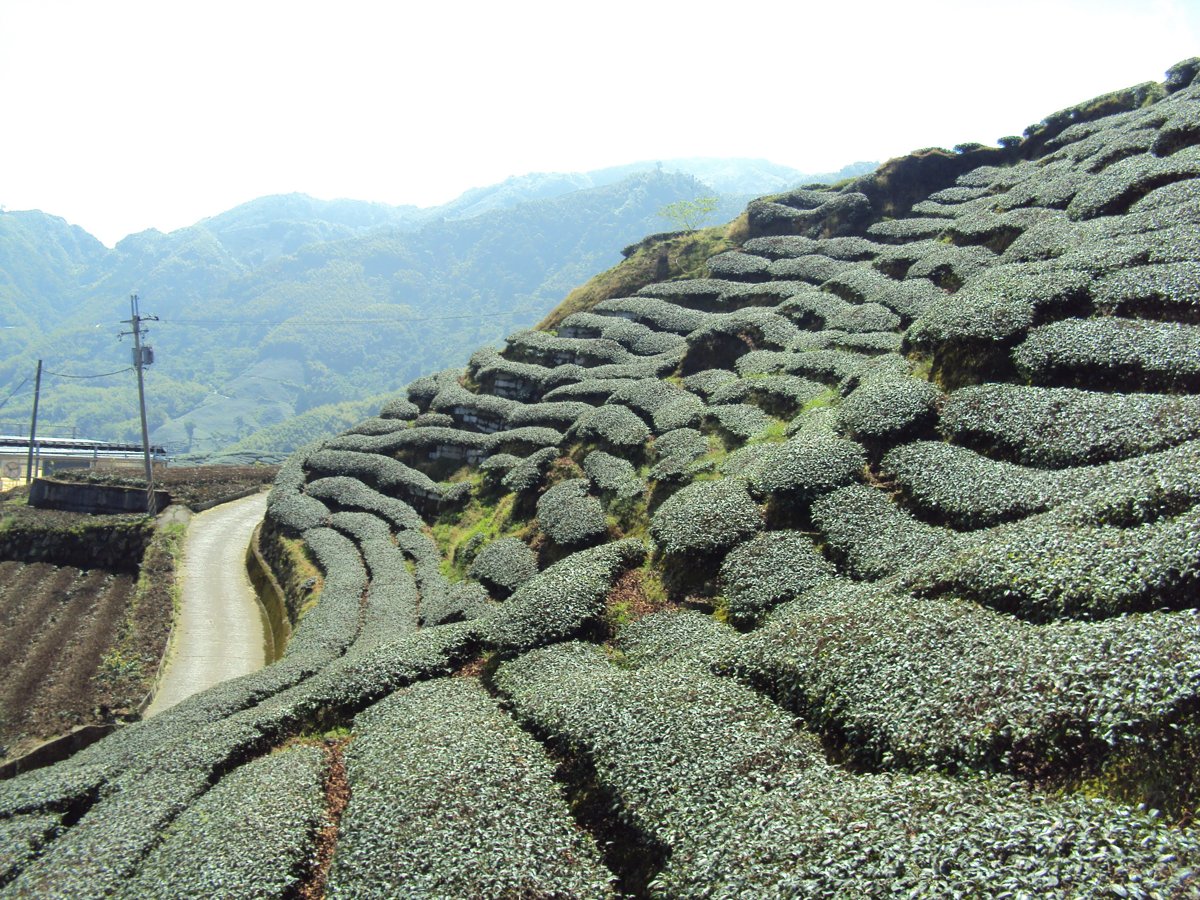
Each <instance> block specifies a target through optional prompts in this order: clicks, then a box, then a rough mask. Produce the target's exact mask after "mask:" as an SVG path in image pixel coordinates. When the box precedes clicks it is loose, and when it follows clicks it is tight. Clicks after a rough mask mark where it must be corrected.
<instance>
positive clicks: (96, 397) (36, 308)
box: [0, 159, 873, 459]
mask: <svg viewBox="0 0 1200 900" xmlns="http://www.w3.org/2000/svg"><path fill="white" fill-rule="evenodd" d="M872 167H873V164H870V163H857V164H854V165H853V166H848V167H846V169H844V170H843V171H841V172H837V173H827V174H818V175H812V174H805V173H801V172H799V171H797V170H794V169H789V168H787V167H784V166H778V165H774V164H772V163H768V162H766V161H763V160H738V159H722V160H714V159H691V160H671V161H663V162H660V163H634V164H630V165H626V166H618V167H613V168H608V169H602V170H597V171H594V172H587V173H566V174H564V173H538V174H530V175H523V176H519V177H514V178H510V179H507V180H506V181H504V182H502V183H500V184H496V185H491V186H488V187H482V188H475V189H472V190H469V191H467V192H465V193H464V194H463V195H461V196H460V197H459V198H457V199H455V200H453V201H451V202H450V203H447V204H444V205H442V206H438V207H431V208H424V209H422V208H418V207H415V206H389V205H386V204H381V203H369V202H363V201H355V200H331V201H326V200H318V199H315V198H313V197H309V196H306V195H303V194H288V195H277V196H269V197H262V198H259V199H256V200H252V201H250V202H248V203H245V204H243V205H241V206H238V207H235V208H234V209H231V210H228V211H226V212H223V213H221V214H219V215H216V216H213V217H211V218H207V219H203V220H201V221H200V222H197V223H196V224H195V225H192V226H189V227H187V228H182V229H179V230H176V231H173V232H170V233H168V234H164V233H162V232H159V231H157V230H153V229H151V230H147V231H143V232H140V233H137V234H132V235H129V236H128V237H126V238H124V239H123V240H121V241H120V242H119V243H118V244H117V245H116V247H114V248H112V249H109V248H106V247H105V246H104V245H103V244H101V243H100V242H99V241H98V240H97V239H95V238H94V237H93V236H91V235H90V234H88V233H87V232H86V231H84V230H83V229H82V228H80V227H78V226H75V225H71V224H69V223H67V222H66V221H65V220H63V219H61V218H58V217H55V216H52V215H48V214H46V213H43V212H40V211H9V212H3V213H0V358H3V362H0V385H3V386H4V387H3V388H0V389H2V390H3V391H4V396H6V397H8V400H6V401H4V403H3V406H0V430H3V431H5V432H17V433H20V432H21V431H23V429H25V428H27V427H28V420H29V415H30V408H31V405H32V387H33V385H32V379H31V377H30V376H31V375H32V373H33V371H34V368H35V363H36V360H38V359H42V360H44V363H45V372H46V374H45V376H44V384H43V389H42V395H41V405H40V415H39V420H40V424H39V433H41V434H43V435H46V436H51V435H67V434H69V435H73V436H80V437H88V438H97V439H109V440H136V439H137V438H138V416H137V406H136V393H135V388H134V382H133V376H132V375H131V374H130V373H129V372H127V371H124V370H123V366H125V365H127V360H128V359H129V357H128V355H127V352H126V351H124V350H122V349H121V347H120V346H119V345H118V344H117V342H116V340H115V338H116V337H117V336H118V334H119V333H120V332H121V331H127V330H128V327H127V326H123V325H122V324H121V322H122V320H125V319H127V318H128V317H129V305H128V299H127V298H128V295H129V294H130V293H132V292H137V293H139V295H140V300H141V310H142V314H143V315H148V316H157V317H158V321H157V322H153V321H152V322H150V323H149V327H150V332H149V335H148V342H149V343H150V344H151V346H153V347H154V349H155V352H156V362H155V364H154V366H153V367H152V368H150V369H149V370H148V371H147V407H148V416H149V420H150V426H151V431H152V434H151V439H152V441H154V442H156V443H162V444H166V445H167V446H168V447H169V449H171V450H172V451H174V452H176V453H182V454H190V455H192V456H193V457H195V458H212V457H214V456H215V455H221V454H225V455H226V456H227V457H228V458H234V457H236V458H238V459H247V458H258V457H260V456H262V455H263V454H267V455H270V454H271V453H274V452H284V451H288V450H290V449H293V448H294V447H296V446H298V445H299V444H301V443H304V442H305V441H307V440H309V439H311V438H312V437H314V436H316V435H318V434H320V433H323V432H329V431H335V430H337V429H338V428H342V427H346V426H347V425H348V424H350V422H351V421H354V420H357V419H358V418H361V416H362V415H363V414H364V413H365V411H366V410H368V409H369V408H370V407H371V405H372V403H373V402H374V398H376V397H377V396H379V395H382V394H385V393H389V392H393V391H395V390H396V389H397V388H398V387H400V386H401V385H403V384H405V383H407V382H408V381H410V380H412V378H413V377H415V376H416V375H417V374H418V373H420V372H423V371H431V370H434V369H439V368H444V367H446V366H449V365H453V364H462V363H463V362H464V361H465V360H466V357H467V355H468V353H469V352H470V351H471V350H472V349H474V348H475V347H478V346H479V345H481V344H487V343H492V342H495V341H497V340H499V339H500V338H501V337H502V336H503V335H505V334H508V333H510V332H511V331H512V330H514V329H515V328H520V327H524V326H528V325H532V324H533V323H535V322H536V321H538V320H539V319H540V318H541V317H542V316H543V315H544V314H545V312H546V311H547V310H549V309H550V308H551V307H553V306H554V304H555V303H556V302H558V301H559V300H560V299H561V298H562V297H563V296H564V295H565V294H566V293H567V291H568V290H569V289H570V288H571V287H573V286H574V285H576V284H580V283H582V282H584V281H586V280H587V279H588V278H590V277H591V276H592V275H594V274H596V273H597V272H599V271H602V270H603V269H605V268H608V267H610V266H612V265H614V264H615V263H617V262H618V261H619V260H620V258H621V257H620V250H621V248H622V247H624V246H625V245H626V244H628V243H630V242H632V241H635V240H637V239H639V238H640V237H641V236H642V235H644V234H646V233H647V232H650V231H662V230H663V229H664V228H665V227H669V226H670V223H669V222H667V221H666V220H665V219H663V218H662V217H660V215H659V211H660V210H661V209H662V208H663V207H664V206H666V205H667V204H670V203H672V202H675V201H678V200H689V199H694V198H696V197H699V196H704V195H716V196H718V197H719V198H720V201H721V202H720V205H719V206H718V208H717V209H716V210H715V212H714V215H713V219H714V220H719V221H725V220H727V219H729V218H732V217H733V216H734V215H736V214H737V212H739V211H740V210H741V209H742V208H743V207H744V205H745V202H746V200H747V199H748V198H750V197H752V196H755V195H759V194H766V193H771V192H777V191H780V190H783V189H786V188H788V187H792V186H795V185H797V184H800V183H803V182H806V181H810V182H811V181H835V180H839V179H842V178H846V177H849V176H853V175H857V174H861V173H862V172H865V171H869V170H870V169H871V168H872ZM126 340H128V339H126ZM114 372H115V374H111V375H110V374H108V373H114ZM381 373H382V375H381ZM93 376H104V377H93ZM364 397H366V398H371V399H368V400H363V399H362V398H364ZM297 417H300V418H297ZM231 450H232V452H233V454H234V457H229V452H230V451H231Z"/></svg>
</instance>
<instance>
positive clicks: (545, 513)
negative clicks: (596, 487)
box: [537, 478, 608, 547]
mask: <svg viewBox="0 0 1200 900" xmlns="http://www.w3.org/2000/svg"><path fill="white" fill-rule="evenodd" d="M589 487H590V483H589V482H588V480H587V479H586V478H569V479H567V480H566V481H560V482H559V483H558V484H556V485H554V487H552V488H550V489H549V490H548V491H546V493H544V494H542V496H541V497H539V498H538V502H537V519H538V524H539V525H540V526H541V529H542V531H543V532H544V533H545V534H546V536H547V537H549V538H550V540H552V541H554V543H556V544H558V545H559V546H560V547H582V546H584V545H587V544H593V543H595V542H596V541H597V540H599V539H600V538H602V537H603V536H604V535H605V534H607V533H608V522H607V521H606V520H605V518H604V507H602V506H601V505H600V501H599V500H597V499H596V498H595V497H592V496H591V495H589V494H588V488H589Z"/></svg>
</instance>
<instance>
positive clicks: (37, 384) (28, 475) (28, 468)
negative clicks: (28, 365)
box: [25, 359, 42, 484]
mask: <svg viewBox="0 0 1200 900" xmlns="http://www.w3.org/2000/svg"><path fill="white" fill-rule="evenodd" d="M41 396H42V361H41V360H40V359H39V360H38V364H37V375H36V376H35V377H34V379H33V418H32V419H31V420H30V422H29V458H28V459H27V460H25V483H26V484H29V482H30V481H32V480H33V442H34V440H36V439H37V412H38V398H40V397H41Z"/></svg>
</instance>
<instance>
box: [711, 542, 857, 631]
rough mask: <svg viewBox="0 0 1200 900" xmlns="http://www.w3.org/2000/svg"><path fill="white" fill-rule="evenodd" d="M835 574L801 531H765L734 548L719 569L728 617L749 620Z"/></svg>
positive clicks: (828, 563)
mask: <svg viewBox="0 0 1200 900" xmlns="http://www.w3.org/2000/svg"><path fill="white" fill-rule="evenodd" d="M836 574H837V570H836V569H835V568H834V567H833V565H832V564H831V563H830V562H829V561H828V560H826V559H825V557H823V556H822V555H821V554H820V553H818V552H817V549H816V547H814V546H813V542H812V540H811V539H810V538H809V537H808V535H806V534H804V532H801V531H768V532H766V533H764V534H758V535H755V536H754V537H752V538H750V540H748V541H746V542H745V543H742V544H738V545H737V546H736V547H734V548H733V549H732V550H730V551H729V553H728V554H727V555H726V557H725V562H724V563H722V565H721V590H722V592H723V594H724V596H725V600H726V601H727V602H728V604H729V613H730V615H731V616H733V617H734V618H735V619H738V620H743V621H744V620H753V619H755V618H757V617H758V616H760V615H761V614H762V613H764V612H766V611H767V610H769V609H771V608H772V607H774V606H777V605H779V604H780V603H783V602H785V601H787V600H792V599H794V598H795V597H797V596H798V595H800V594H802V593H804V592H805V591H807V590H808V589H809V588H812V587H814V586H816V585H817V584H820V583H821V582H824V581H827V580H828V579H830V578H832V577H833V576H834V575H836Z"/></svg>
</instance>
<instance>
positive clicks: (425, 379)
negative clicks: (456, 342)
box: [386, 369, 463, 418]
mask: <svg viewBox="0 0 1200 900" xmlns="http://www.w3.org/2000/svg"><path fill="white" fill-rule="evenodd" d="M462 376H463V370H462V369H442V370H441V371H440V372H434V373H433V374H432V375H422V376H421V377H420V378H418V379H416V380H415V381H413V382H411V383H410V384H409V385H408V387H407V388H406V389H405V391H406V392H407V394H408V399H409V400H411V401H412V402H413V404H415V405H416V407H417V409H418V411H419V412H422V413H425V412H429V404H431V403H432V402H433V398H434V397H436V396H437V395H438V392H439V391H441V390H442V389H444V388H446V387H448V386H449V385H452V384H458V381H459V379H460V378H461V377H462ZM386 418H392V417H391V416H387V417H386Z"/></svg>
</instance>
